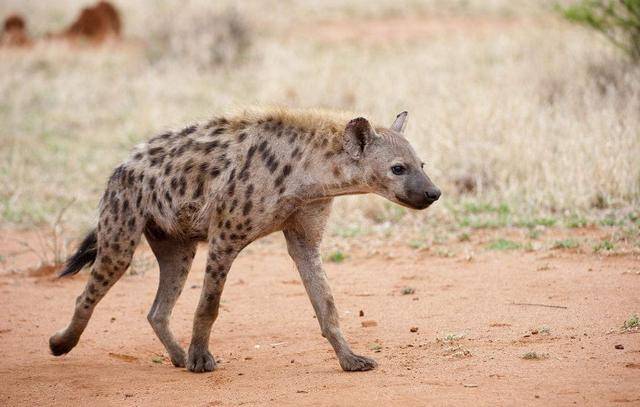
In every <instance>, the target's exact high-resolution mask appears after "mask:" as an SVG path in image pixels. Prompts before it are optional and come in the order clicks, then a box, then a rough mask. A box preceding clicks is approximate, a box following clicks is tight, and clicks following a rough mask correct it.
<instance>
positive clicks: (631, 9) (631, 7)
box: [558, 0, 640, 62]
mask: <svg viewBox="0 0 640 407" xmlns="http://www.w3.org/2000/svg"><path fill="white" fill-rule="evenodd" d="M558 10H559V11H560V12H561V13H562V15H563V16H564V17H565V18H566V19H567V20H569V21H572V22H575V23H578V24H582V25H585V26H587V27H590V28H592V29H594V30H596V31H597V32H599V33H601V34H602V35H604V36H605V37H606V38H607V39H608V40H609V41H610V42H611V43H612V44H613V45H615V46H616V47H618V48H620V49H621V50H623V51H624V52H625V53H626V54H627V55H629V57H631V59H632V60H633V61H635V62H640V0H581V1H578V2H576V3H575V4H572V5H570V6H568V7H566V8H563V7H561V6H558Z"/></svg>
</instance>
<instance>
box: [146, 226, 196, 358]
mask: <svg viewBox="0 0 640 407" xmlns="http://www.w3.org/2000/svg"><path fill="white" fill-rule="evenodd" d="M147 241H148V242H149V246H151V250H152V251H153V253H154V254H155V256H156V259H157V260H158V265H159V266H160V278H159V280H160V281H159V283H158V292H157V293H156V298H155V300H154V301H153V305H152V306H151V310H149V314H148V315H147V319H148V320H149V323H150V324H151V327H152V328H153V330H154V332H155V333H156V335H157V336H158V339H160V342H162V344H163V345H164V347H165V348H166V349H167V352H168V353H169V357H170V358H171V363H173V365H174V366H176V367H184V366H185V363H186V354H185V352H184V350H183V349H182V347H181V346H180V344H179V343H178V342H177V341H176V339H175V338H174V336H173V334H172V333H171V330H170V329H169V318H170V317H171V311H172V310H173V307H174V306H175V304H176V301H177V300H178V297H179V296H180V293H181V292H182V288H183V287H184V283H185V281H186V280H187V276H188V275H189V270H190V269H191V263H192V262H193V257H194V256H195V254H196V246H197V242H195V241H178V240H173V239H164V240H162V239H155V238H154V237H153V236H151V235H150V234H147Z"/></svg>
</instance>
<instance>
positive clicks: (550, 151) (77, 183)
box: [0, 0, 640, 233]
mask: <svg viewBox="0 0 640 407" xmlns="http://www.w3.org/2000/svg"><path fill="white" fill-rule="evenodd" d="M209 3H210V2H205V1H192V2H187V3H183V2H178V1H168V0H165V1H161V2H151V1H149V2H117V4H118V6H119V7H120V9H121V10H122V11H123V13H124V21H125V37H127V38H128V41H127V42H126V43H125V44H108V45H106V46H104V47H101V48H96V49H89V48H79V49H78V48H70V47H68V46H66V45H64V44H44V43H42V44H38V45H36V46H35V48H33V49H31V50H27V51H23V50H1V51H0V185H1V190H0V213H2V225H3V226H5V227H16V226H30V225H33V224H38V223H42V222H47V221H50V220H51V219H52V218H54V217H55V214H56V213H58V211H59V209H60V208H61V207H63V206H65V204H66V203H67V202H69V200H70V199H76V203H75V204H74V205H73V207H72V208H70V209H69V211H68V214H67V218H68V219H73V220H74V222H75V224H76V225H77V227H84V226H87V225H90V224H92V223H93V221H94V216H95V213H94V212H95V211H94V208H95V206H96V205H97V202H98V198H99V196H100V193H101V192H102V188H103V187H104V184H105V181H106V177H107V176H108V174H109V171H110V169H111V168H112V167H114V166H115V165H116V164H117V163H118V162H119V161H120V160H122V159H123V158H124V157H125V156H126V154H127V151H128V150H129V149H130V148H131V147H132V146H133V145H134V144H136V143H137V142H139V141H141V140H144V139H146V138H148V137H150V136H151V135H153V134H155V133H158V132H160V131H162V130H163V129H165V128H167V127H178V126H181V125H182V124H184V123H188V122H190V121H193V120H197V119H205V118H207V117H209V116H210V115H212V114H215V113H216V112H220V111H225V110H228V109H229V108H232V107H236V106H243V105H256V104H257V105H260V104H278V105H285V106H295V107H325V108H334V109H347V110H351V111H354V112H358V113H363V114H366V115H367V116H369V117H371V118H372V119H373V120H374V121H376V122H378V123H381V124H387V123H391V121H392V119H393V118H394V117H395V114H396V113H397V112H399V111H401V110H405V109H406V110H409V112H410V118H409V125H408V129H407V133H408V137H409V138H410V139H411V140H412V142H413V143H414V144H415V145H416V147H417V150H418V151H419V153H420V154H421V155H422V156H423V157H424V160H425V161H426V162H427V166H426V170H427V172H428V173H429V174H430V175H431V177H432V178H433V179H434V180H435V181H436V183H437V184H439V185H440V186H441V187H442V189H443V190H444V198H443V200H442V201H441V202H440V203H439V204H438V205H436V206H435V207H434V208H433V209H430V210H429V211H427V212H420V213H416V214H415V215H414V216H409V217H408V216H406V213H405V211H404V210H401V209H398V208H396V207H394V206H392V205H390V204H387V203H385V202H384V201H383V200H382V199H377V198H372V197H352V198H341V199H339V200H338V202H337V205H336V209H335V211H334V213H337V215H338V216H334V218H333V219H334V226H336V227H338V228H341V230H347V232H346V233H350V232H348V231H349V230H351V229H349V228H358V227H360V226H359V225H363V224H385V225H386V224H389V223H402V222H403V221H404V222H407V223H409V222H410V223H412V224H414V225H415V224H418V225H424V224H428V223H429V222H430V220H431V221H437V222H443V223H447V222H449V223H451V222H453V223H455V222H457V221H458V218H457V216H458V215H457V213H458V211H459V208H460V207H461V205H462V204H463V203H464V202H480V203H482V204H483V205H489V206H491V205H493V206H494V207H495V206H497V205H499V204H503V205H506V206H507V207H508V208H509V209H508V212H509V213H510V214H512V215H513V216H515V217H519V218H523V219H524V218H535V217H540V216H550V217H556V218H562V217H566V216H568V215H570V214H574V213H581V214H584V216H590V215H594V214H597V213H601V212H602V211H605V212H607V213H608V212H611V211H616V212H620V213H621V214H622V215H621V216H623V215H624V214H625V213H626V212H632V211H634V210H635V211H637V208H638V204H639V203H640V130H639V129H640V80H639V79H640V72H639V70H638V68H634V67H632V66H628V65H625V64H624V63H623V62H622V61H621V60H619V59H618V58H617V55H616V53H615V51H614V50H612V49H611V48H610V47H609V46H608V45H607V44H605V43H604V42H602V41H601V40H599V39H598V38H597V37H595V36H592V35H591V34H590V33H588V32H586V31H584V30H583V29H581V28H578V27H573V26H571V25H569V24H568V23H565V22H563V21H561V20H560V19H559V18H557V17H556V16H555V15H554V14H553V13H552V12H551V11H550V10H551V9H550V7H549V4H550V2H546V1H544V2H528V1H526V2H525V1H518V2H510V1H506V0H494V1H490V2H486V1H479V0H473V1H468V2H448V3H445V4H447V6H444V7H443V6H442V4H443V3H442V2H436V1H425V2H418V1H407V2H404V3H398V2H396V1H390V0H389V1H387V0H384V1H381V2H379V3H376V5H375V6H371V5H370V4H369V3H370V2H365V1H361V0H352V1H350V2H338V1H329V2H302V1H292V2H286V4H284V2H278V1H268V2H247V3H245V2H239V3H238V4H235V6H234V5H233V4H231V2H218V3H216V5H215V6H210V5H209ZM84 4H85V2H84V1H79V0H70V1H51V2H46V3H45V2H39V1H24V0H23V1H13V0H7V1H4V2H3V3H2V4H0V15H5V14H7V13H8V12H9V11H18V12H21V13H23V14H25V15H27V16H28V19H29V23H30V28H31V29H32V31H33V32H36V33H43V32H46V31H49V30H56V29H58V28H60V27H61V26H63V25H64V23H65V22H66V21H70V20H71V19H72V17H73V15H74V14H75V13H76V12H77V10H78V9H79V7H80V6H81V5H84ZM230 7H232V8H230ZM216 19H217V20H216ZM208 21H215V22H216V24H212V25H211V27H210V31H209V30H207V22H208ZM238 30H239V31H238ZM238 32H239V33H241V34H239V35H240V36H241V38H236V36H237V35H238V34H237V33H238ZM216 42H221V43H222V44H223V46H222V48H221V49H220V48H216V47H215V46H213V45H212V44H214V43H216ZM460 180H466V181H465V182H466V183H467V184H469V183H470V184H471V185H472V186H473V191H471V192H470V193H467V194H462V193H461V192H460ZM462 206H464V205H462ZM581 216H582V215H581ZM594 216H595V215H594ZM416 219H418V220H419V221H418V222H415V220H416ZM354 225H355V226H354Z"/></svg>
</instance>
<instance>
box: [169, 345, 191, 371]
mask: <svg viewBox="0 0 640 407" xmlns="http://www.w3.org/2000/svg"><path fill="white" fill-rule="evenodd" d="M169 357H170V358H171V363H173V365H174V366H175V367H185V366H186V365H187V354H186V353H185V352H184V351H183V350H182V349H180V350H177V351H174V352H173V353H171V354H169Z"/></svg>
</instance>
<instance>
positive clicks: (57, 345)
mask: <svg viewBox="0 0 640 407" xmlns="http://www.w3.org/2000/svg"><path fill="white" fill-rule="evenodd" d="M77 344H78V340H77V339H74V338H72V339H69V338H68V337H66V336H65V335H64V334H63V333H56V334H55V335H53V336H52V337H51V338H49V349H50V350H51V353H52V354H53V356H60V355H64V354H65V353H69V351H71V349H73V348H74V346H76V345H77Z"/></svg>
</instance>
